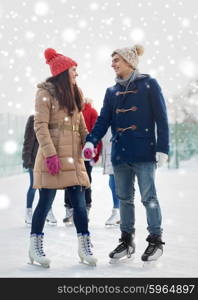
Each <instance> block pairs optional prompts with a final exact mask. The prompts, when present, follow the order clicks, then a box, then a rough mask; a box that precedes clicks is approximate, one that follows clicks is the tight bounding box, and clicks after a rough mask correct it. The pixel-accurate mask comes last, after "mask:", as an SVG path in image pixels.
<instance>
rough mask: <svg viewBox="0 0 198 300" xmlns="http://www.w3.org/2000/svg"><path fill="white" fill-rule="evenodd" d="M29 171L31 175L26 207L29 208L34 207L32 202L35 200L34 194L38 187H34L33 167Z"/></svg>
mask: <svg viewBox="0 0 198 300" xmlns="http://www.w3.org/2000/svg"><path fill="white" fill-rule="evenodd" d="M28 172H29V176H30V185H29V188H28V191H27V204H26V207H27V208H32V204H33V201H34V196H35V192H36V189H33V169H28Z"/></svg>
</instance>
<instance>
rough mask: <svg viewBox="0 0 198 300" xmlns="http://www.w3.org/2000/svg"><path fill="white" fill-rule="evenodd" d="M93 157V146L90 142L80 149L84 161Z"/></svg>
mask: <svg viewBox="0 0 198 300" xmlns="http://www.w3.org/2000/svg"><path fill="white" fill-rule="evenodd" d="M94 156H95V152H94V145H93V144H92V143H91V142H86V143H85V145H84V147H83V149H82V157H83V159H84V160H91V159H92V158H93V157H94Z"/></svg>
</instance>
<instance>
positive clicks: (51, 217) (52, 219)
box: [46, 208, 57, 225]
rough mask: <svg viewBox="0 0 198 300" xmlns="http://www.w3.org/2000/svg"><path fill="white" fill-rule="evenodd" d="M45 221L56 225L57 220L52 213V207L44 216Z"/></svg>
mask: <svg viewBox="0 0 198 300" xmlns="http://www.w3.org/2000/svg"><path fill="white" fill-rule="evenodd" d="M46 222H47V223H48V224H49V225H56V224H57V220H56V218H55V216H54V214H53V211H52V208H51V209H50V210H49V212H48V214H47V217H46Z"/></svg>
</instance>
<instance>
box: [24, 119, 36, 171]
mask: <svg viewBox="0 0 198 300" xmlns="http://www.w3.org/2000/svg"><path fill="white" fill-rule="evenodd" d="M35 141H36V135H35V132H34V116H33V115H31V116H29V118H28V120H27V123H26V126H25V134H24V142H23V149H22V160H23V166H24V168H31V167H32V166H33V162H32V152H33V148H34V144H35Z"/></svg>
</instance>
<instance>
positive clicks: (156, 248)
mask: <svg viewBox="0 0 198 300" xmlns="http://www.w3.org/2000/svg"><path fill="white" fill-rule="evenodd" d="M146 241H147V242H149V245H148V247H147V248H146V250H145V251H144V253H143V255H142V260H143V261H144V262H146V263H147V262H148V263H150V262H155V261H157V260H158V258H159V257H160V256H162V254H163V245H165V243H164V242H162V240H161V236H160V235H155V234H153V235H151V234H150V235H149V236H148V237H147V239H146Z"/></svg>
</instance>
